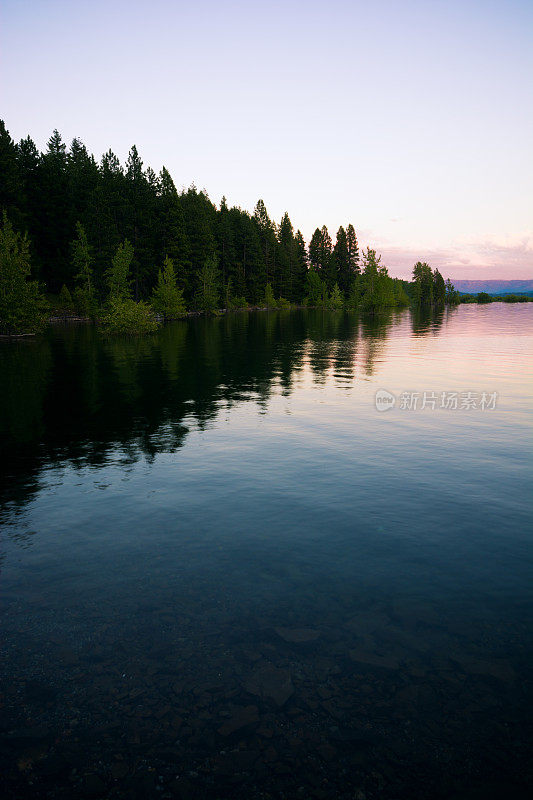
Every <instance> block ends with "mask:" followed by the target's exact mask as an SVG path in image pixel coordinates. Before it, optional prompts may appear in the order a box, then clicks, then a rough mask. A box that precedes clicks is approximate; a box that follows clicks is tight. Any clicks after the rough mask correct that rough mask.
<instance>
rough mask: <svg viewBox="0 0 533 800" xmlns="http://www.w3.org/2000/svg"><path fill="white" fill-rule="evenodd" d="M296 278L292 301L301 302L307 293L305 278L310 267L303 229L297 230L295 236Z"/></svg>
mask: <svg viewBox="0 0 533 800" xmlns="http://www.w3.org/2000/svg"><path fill="white" fill-rule="evenodd" d="M294 264H295V268H294V279H293V294H292V298H291V299H292V301H293V302H295V303H301V302H302V300H303V298H304V295H305V280H306V277H307V270H308V269H309V256H308V255H307V247H306V246H305V240H304V237H303V235H302V232H301V231H299V230H298V231H296V235H295V237H294Z"/></svg>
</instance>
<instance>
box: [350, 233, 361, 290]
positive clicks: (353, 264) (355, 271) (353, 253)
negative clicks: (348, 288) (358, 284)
mask: <svg viewBox="0 0 533 800" xmlns="http://www.w3.org/2000/svg"><path fill="white" fill-rule="evenodd" d="M346 246H347V248H348V261H349V264H350V273H351V275H352V277H353V278H356V277H357V275H359V274H360V272H361V268H360V266H359V245H358V244H357V236H356V235H355V229H354V226H353V225H352V224H351V223H350V225H348V228H347V229H346ZM350 283H351V281H350Z"/></svg>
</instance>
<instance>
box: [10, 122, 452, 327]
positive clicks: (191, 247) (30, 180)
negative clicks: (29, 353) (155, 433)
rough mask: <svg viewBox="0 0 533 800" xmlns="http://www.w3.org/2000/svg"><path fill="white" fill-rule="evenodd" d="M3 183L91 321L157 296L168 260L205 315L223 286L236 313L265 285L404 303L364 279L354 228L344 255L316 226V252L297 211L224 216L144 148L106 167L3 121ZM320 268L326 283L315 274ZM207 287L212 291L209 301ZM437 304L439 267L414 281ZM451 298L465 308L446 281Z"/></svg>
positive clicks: (23, 224) (56, 280)
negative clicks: (102, 311) (14, 131)
mask: <svg viewBox="0 0 533 800" xmlns="http://www.w3.org/2000/svg"><path fill="white" fill-rule="evenodd" d="M0 175H1V180H0V208H5V209H6V210H7V212H8V216H9V219H10V220H11V222H12V223H13V225H14V226H15V229H16V230H24V229H26V228H27V229H28V230H29V231H30V232H31V239H32V241H31V252H32V263H33V267H34V269H35V273H36V274H38V275H39V276H40V278H41V279H42V280H43V282H44V286H45V289H46V291H47V292H50V293H51V294H54V295H56V296H57V295H58V293H59V291H60V288H61V286H62V285H63V284H65V285H66V286H68V287H69V288H70V289H71V291H73V299H74V305H75V307H76V309H77V310H78V311H79V312H80V313H83V314H84V315H89V314H90V315H93V316H94V315H95V314H96V312H97V301H98V300H102V299H103V298H104V297H107V295H108V294H109V295H113V296H117V297H118V296H120V297H122V298H127V297H130V296H133V297H134V298H135V299H136V300H138V299H144V300H148V299H150V298H151V297H152V295H153V293H154V290H155V291H156V293H158V290H157V287H158V285H159V280H160V279H159V266H160V265H161V264H162V263H163V260H164V258H165V257H166V256H168V257H169V258H171V259H172V261H173V263H174V268H175V272H176V276H177V282H176V287H177V289H179V290H182V292H183V298H184V301H185V303H186V304H187V305H188V306H191V307H198V308H205V309H206V310H212V309H213V308H215V307H216V306H217V305H218V303H219V300H218V297H217V298H216V300H215V299H214V298H215V296H216V295H217V293H218V291H220V290H222V291H223V297H222V300H221V301H220V302H221V304H224V305H225V307H226V308H229V307H233V306H234V305H235V299H234V297H233V296H234V295H235V296H237V297H238V298H240V300H242V299H243V298H247V299H248V301H249V302H250V303H252V304H254V305H259V304H261V303H262V302H263V299H264V292H265V285H266V284H267V283H270V285H271V287H272V294H273V296H274V297H275V298H280V297H283V298H286V299H287V301H290V302H291V303H296V304H299V303H301V302H302V300H303V298H304V297H305V298H306V303H308V304H310V305H315V306H319V307H327V305H328V303H329V302H330V295H331V293H332V291H333V290H334V286H335V284H338V286H339V289H340V291H341V293H342V294H343V295H344V297H346V298H347V306H348V307H350V308H356V307H360V306H361V303H364V304H366V306H367V307H369V308H377V307H378V306H379V307H380V306H381V305H383V303H385V302H386V303H390V302H396V303H405V297H404V296H403V295H404V293H402V292H400V291H399V288H398V287H397V286H396V284H390V285H389V284H387V282H386V281H381V282H380V280H379V278H378V280H375V279H374V278H372V276H367V278H365V280H361V281H360V282H359V283H357V279H358V278H361V279H362V276H361V266H360V255H359V248H358V242H357V236H356V233H355V228H354V226H353V225H352V224H350V225H348V226H341V227H339V228H338V231H337V236H336V242H335V246H334V247H333V246H332V241H331V237H330V234H329V232H328V229H327V227H326V226H325V225H322V226H321V227H320V226H319V227H317V229H316V230H315V233H314V234H313V237H312V239H311V242H310V245H309V250H308V248H307V246H306V243H305V241H304V238H303V236H302V234H301V232H300V231H296V232H295V231H294V228H293V224H292V222H291V219H290V217H289V214H288V213H284V214H283V216H282V218H281V220H280V222H279V225H277V224H276V223H274V222H273V221H272V220H271V218H270V216H269V213H268V210H267V208H266V205H265V203H264V202H263V201H262V200H259V201H258V203H257V205H256V207H255V210H254V212H253V214H250V213H249V212H247V211H245V210H242V209H240V208H237V207H233V208H229V207H228V205H227V203H226V201H225V200H224V199H223V200H222V202H221V204H220V207H219V208H217V207H216V206H215V205H214V203H213V202H212V201H211V200H210V198H209V197H208V195H207V194H206V192H205V191H198V190H197V189H196V187H195V186H194V185H192V186H190V187H189V188H188V189H184V190H181V191H177V190H176V187H175V185H174V182H173V180H172V177H171V176H170V173H169V172H168V170H167V169H166V168H165V167H163V168H162V170H161V172H160V174H159V175H156V174H155V172H154V171H153V170H152V169H151V168H150V167H145V166H144V165H143V161H142V158H141V155H140V154H139V152H138V150H137V148H136V147H135V146H133V147H132V148H131V150H130V152H129V154H128V158H127V161H126V164H124V165H121V163H120V161H119V159H118V158H117V156H116V155H115V154H114V153H113V152H112V151H111V150H108V151H107V152H106V153H105V155H104V156H103V157H102V158H101V160H100V161H99V162H96V160H95V159H94V157H93V156H92V155H91V154H89V153H88V151H87V148H86V147H85V145H84V144H83V143H82V142H81V141H80V140H79V139H74V140H73V141H72V143H71V145H70V148H68V147H67V145H66V144H65V143H64V142H63V140H62V137H61V134H60V133H59V132H58V131H54V133H53V134H52V136H51V137H50V139H49V141H48V144H47V147H46V148H45V151H44V152H43V153H40V152H39V151H38V149H37V147H36V145H35V143H34V142H33V141H32V140H31V138H30V137H26V138H25V139H23V140H21V141H20V142H19V143H18V144H16V143H15V142H13V140H12V139H11V137H10V135H9V133H8V131H7V130H6V128H5V125H4V124H3V123H2V122H1V121H0ZM125 240H127V241H125ZM130 242H131V244H129V243H130ZM121 243H122V244H121ZM117 248H118V250H117ZM214 255H216V257H217V259H218V261H217V266H218V269H219V270H220V276H219V275H218V274H217V276H216V277H215V279H214V280H213V279H212V276H211V277H209V276H206V274H205V273H204V272H203V270H204V267H205V263H206V260H207V259H208V258H211V257H212V256H214ZM110 265H112V266H110ZM426 266H427V265H426ZM310 267H311V269H310ZM312 270H314V272H315V273H316V276H317V277H318V279H319V281H316V279H315V277H314V276H313V277H310V276H311V275H312ZM428 270H429V267H428ZM387 277H388V276H387ZM206 278H207V279H206ZM389 280H392V279H389ZM229 281H231V284H229ZM354 284H356V288H355V289H354V288H353V286H354ZM369 284H370V291H368V288H369ZM430 285H431V291H429V288H430ZM228 286H229V290H228V288H227V287H228ZM376 286H377V288H378V289H379V290H380V293H378V296H375V289H376ZM204 287H205V289H208V288H209V287H210V288H209V291H207V296H206V292H205V291H204ZM404 289H405V287H404ZM415 289H416V291H415ZM381 290H383V291H381ZM407 292H408V294H411V289H410V288H409V289H408V290H407ZM365 295H366V299H365ZM431 295H433V296H431ZM391 296H392V297H393V300H391ZM428 297H429V298H430V300H429V302H430V303H431V304H435V303H436V304H438V305H441V303H442V282H441V278H440V277H439V275H438V271H435V273H431V270H429V274H428V275H427V281H426V283H425V284H424V286H423V287H415V286H414V284H413V290H412V300H413V303H414V304H417V303H418V304H425V303H427V302H428ZM394 298H395V299H394ZM156 302H157V301H156ZM277 302H278V301H276V304H277ZM445 302H446V303H448V304H452V303H457V302H459V296H458V294H457V292H455V290H454V289H453V287H451V289H449V288H448V286H447V284H446V286H445Z"/></svg>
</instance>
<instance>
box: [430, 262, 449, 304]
mask: <svg viewBox="0 0 533 800" xmlns="http://www.w3.org/2000/svg"><path fill="white" fill-rule="evenodd" d="M445 302H446V284H445V283H444V278H443V277H442V275H441V274H440V272H439V271H438V269H436V270H435V271H434V272H433V303H434V304H435V305H436V306H443V305H444V303H445Z"/></svg>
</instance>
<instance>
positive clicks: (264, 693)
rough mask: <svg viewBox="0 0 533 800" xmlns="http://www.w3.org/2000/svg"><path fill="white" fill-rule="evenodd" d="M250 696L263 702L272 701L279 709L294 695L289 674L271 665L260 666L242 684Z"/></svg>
mask: <svg viewBox="0 0 533 800" xmlns="http://www.w3.org/2000/svg"><path fill="white" fill-rule="evenodd" d="M244 688H245V689H246V691H247V692H249V693H250V694H254V695H256V696H257V697H261V698H262V699H263V700H265V699H266V700H273V701H274V703H275V704H276V705H277V706H278V707H280V708H281V706H283V705H285V703H286V702H287V700H288V699H289V697H291V695H292V694H293V693H294V686H293V684H292V679H291V675H290V672H289V671H288V670H285V669H278V668H277V667H275V666H274V665H273V664H264V665H262V666H260V667H259V668H258V669H257V670H256V671H255V672H254V673H253V674H252V675H250V677H249V678H248V680H247V681H246V682H245V684H244Z"/></svg>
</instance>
